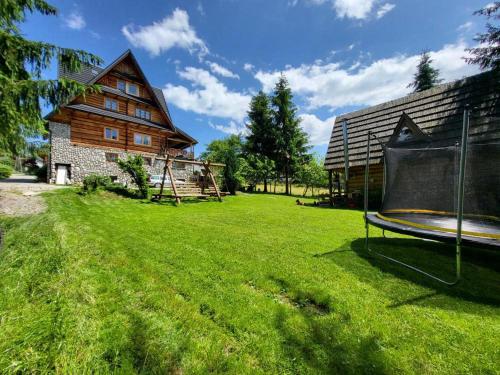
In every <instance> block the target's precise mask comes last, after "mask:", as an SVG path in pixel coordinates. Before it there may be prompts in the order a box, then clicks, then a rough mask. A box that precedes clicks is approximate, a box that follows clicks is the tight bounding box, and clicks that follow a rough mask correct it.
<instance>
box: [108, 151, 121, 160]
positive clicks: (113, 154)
mask: <svg viewBox="0 0 500 375" xmlns="http://www.w3.org/2000/svg"><path fill="white" fill-rule="evenodd" d="M105 155H106V161H117V160H118V154H115V153H112V152H106V154H105Z"/></svg>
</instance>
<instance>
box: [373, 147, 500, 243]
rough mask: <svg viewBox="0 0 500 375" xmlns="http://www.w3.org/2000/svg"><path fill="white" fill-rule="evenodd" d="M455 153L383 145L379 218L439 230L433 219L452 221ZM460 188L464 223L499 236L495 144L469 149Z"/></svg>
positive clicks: (499, 171) (499, 161)
mask: <svg viewBox="0 0 500 375" xmlns="http://www.w3.org/2000/svg"><path fill="white" fill-rule="evenodd" d="M460 152H461V148H460V146H459V145H458V146H450V147H432V146H426V147H422V148H389V147H386V148H385V150H384V163H385V189H384V196H383V202H382V208H381V210H380V212H381V214H383V215H391V217H400V218H402V219H405V220H410V221H419V220H420V221H422V222H424V223H425V224H429V223H430V224H433V225H434V224H435V226H438V227H439V226H441V225H443V219H438V218H443V217H449V218H450V219H452V218H453V217H456V213H457V202H458V198H457V192H458V180H459V170H460ZM464 186H465V194H464V220H467V222H468V223H469V222H470V223H472V226H473V227H474V228H472V229H473V232H479V233H481V232H494V233H500V226H499V225H500V143H488V144H470V145H468V150H467V154H466V169H465V184H464ZM449 224H450V226H451V227H453V226H456V220H451V221H450V223H449ZM484 225H485V226H486V227H487V228H482V227H483V226H484ZM469 226H470V225H469Z"/></svg>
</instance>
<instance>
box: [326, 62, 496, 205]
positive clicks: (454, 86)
mask: <svg viewBox="0 0 500 375" xmlns="http://www.w3.org/2000/svg"><path fill="white" fill-rule="evenodd" d="M499 90H500V85H499V81H498V75H494V74H492V73H491V72H486V73H482V74H478V75H475V76H471V77H468V78H465V79H462V80H459V81H456V82H451V83H445V84H442V85H439V86H436V87H433V88H431V89H429V90H426V91H422V92H418V93H412V94H410V95H407V96H405V97H403V98H399V99H396V100H391V101H389V102H386V103H382V104H379V105H375V106H373V107H369V108H365V109H361V110H358V111H354V112H350V113H346V114H344V115H341V116H338V117H337V118H336V120H335V125H334V127H333V130H332V135H331V138H330V143H329V146H328V151H327V154H326V158H325V168H326V170H327V171H328V172H329V177H330V194H332V190H335V189H336V188H337V186H342V192H343V193H347V195H349V196H351V197H352V196H355V195H357V194H361V193H362V191H363V184H364V171H365V164H366V146H367V135H368V131H369V130H370V131H371V132H372V133H373V134H374V135H375V136H376V137H377V139H378V140H379V142H380V143H378V142H376V141H374V142H373V141H372V148H371V157H370V189H371V190H376V189H381V188H382V184H383V160H382V147H381V144H387V143H388V144H389V145H390V146H392V147H397V146H398V145H408V144H410V143H411V142H432V144H433V145H434V146H445V145H451V144H454V143H456V142H457V141H458V140H459V139H460V134H461V130H462V117H463V111H464V106H465V105H466V104H468V105H469V106H470V108H471V109H473V112H472V115H471V117H470V132H469V134H470V136H469V140H470V142H473V143H481V142H492V141H498V142H500V118H499V116H500V100H499ZM346 156H347V157H346ZM346 159H347V165H346V163H345V161H346ZM346 167H347V168H348V179H347V181H344V175H345V170H346ZM341 182H342V183H341Z"/></svg>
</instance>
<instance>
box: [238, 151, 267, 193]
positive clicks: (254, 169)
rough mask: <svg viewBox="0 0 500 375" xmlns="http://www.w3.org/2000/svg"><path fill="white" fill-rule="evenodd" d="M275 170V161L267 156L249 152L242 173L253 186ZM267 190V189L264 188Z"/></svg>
mask: <svg viewBox="0 0 500 375" xmlns="http://www.w3.org/2000/svg"><path fill="white" fill-rule="evenodd" d="M274 170H275V164H274V161H273V160H271V159H269V158H268V157H266V156H260V155H253V154H248V155H246V158H245V159H244V163H242V166H241V175H242V176H243V178H244V179H245V181H246V182H247V183H249V184H251V185H252V186H255V185H257V184H258V183H259V182H261V181H266V179H268V178H269V176H271V174H272V173H273V172H274ZM264 186H265V185H264ZM264 192H267V190H264Z"/></svg>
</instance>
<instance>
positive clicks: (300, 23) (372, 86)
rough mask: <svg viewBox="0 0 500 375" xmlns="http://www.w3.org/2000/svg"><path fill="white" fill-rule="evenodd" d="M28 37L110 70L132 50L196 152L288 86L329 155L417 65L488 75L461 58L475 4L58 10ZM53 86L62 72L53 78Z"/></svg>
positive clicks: (202, 2) (315, 141) (217, 1)
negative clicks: (345, 123) (347, 116)
mask: <svg viewBox="0 0 500 375" xmlns="http://www.w3.org/2000/svg"><path fill="white" fill-rule="evenodd" d="M50 2H51V3H52V4H53V5H55V6H56V7H57V8H58V9H59V16H57V17H47V16H39V15H33V16H30V17H29V18H28V22H27V23H25V24H23V26H22V30H23V32H24V34H25V35H26V36H27V37H28V38H30V39H35V40H43V41H47V42H51V43H55V44H57V45H61V46H64V47H71V48H79V49H84V50H87V51H89V52H93V53H95V54H97V55H99V56H100V57H102V58H103V59H104V60H105V61H106V63H110V62H111V61H112V60H113V59H115V58H116V57H117V56H119V55H120V54H121V53H122V52H123V51H125V50H126V49H127V48H131V49H132V51H133V52H134V54H135V55H136V57H137V58H138V60H139V63H140V64H141V66H142V68H143V70H144V72H145V74H146V75H147V76H148V78H149V80H150V82H151V83H152V84H153V85H155V86H157V87H160V88H162V89H163V90H164V93H165V96H166V98H167V101H168V104H169V108H170V111H171V113H172V117H173V120H174V122H175V123H176V125H177V126H179V127H181V128H182V129H183V130H185V131H187V132H189V133H190V134H191V135H193V136H194V137H195V138H196V139H198V141H199V145H198V146H197V148H196V151H197V153H199V152H201V151H203V149H204V146H205V145H206V144H207V143H208V142H210V141H211V140H213V139H217V138H222V137H224V136H226V135H227V134H230V133H238V132H241V131H243V130H244V124H245V121H246V118H245V117H246V111H247V109H248V102H249V100H250V98H251V96H252V95H253V94H255V93H256V92H257V91H258V90H261V89H263V90H265V91H266V92H270V90H272V87H273V86H274V83H275V81H276V79H277V77H278V76H279V74H280V73H281V72H283V73H284V74H285V75H286V76H287V78H288V79H289V81H290V84H291V87H292V89H293V91H294V94H295V102H296V104H297V105H298V109H299V111H298V113H299V114H300V116H301V119H302V126H303V128H304V130H305V131H306V132H307V133H308V134H309V135H310V140H311V145H312V146H313V150H314V151H316V152H318V153H320V154H324V153H325V151H326V146H327V143H328V139H329V135H330V133H331V129H332V126H333V123H334V119H335V116H336V115H339V114H341V113H344V112H348V111H351V110H354V109H358V108H362V107H366V106H369V105H374V104H377V103H381V102H384V101H387V100H390V99H394V98H397V97H400V96H403V95H405V94H407V93H409V91H410V90H409V89H408V88H407V87H406V86H407V84H408V83H409V82H410V81H411V78H412V74H413V73H414V70H415V65H416V63H417V62H418V55H419V53H420V52H421V51H422V50H424V49H426V50H430V51H431V56H432V58H433V59H434V62H435V66H436V67H437V68H439V69H440V71H441V75H442V78H444V79H445V81H449V80H454V79H459V78H462V77H464V76H467V75H471V74H475V73H477V72H479V70H478V68H477V67H475V66H470V65H467V64H466V63H465V62H464V61H463V59H462V57H463V56H465V54H466V53H465V52H464V48H466V47H470V46H472V45H474V42H473V40H472V38H473V36H474V35H475V34H476V33H477V32H479V31H482V30H483V29H484V20H483V19H481V18H480V17H478V16H473V15H472V13H473V11H474V10H476V9H478V8H481V7H482V6H484V5H486V2H484V3H483V2H481V1H477V0H476V1H471V0H468V1H466V0H439V1H435V0H418V1H416V0H413V1H411V0H387V1H386V0H272V1H269V0H252V1H250V0H247V1H243V0H239V1H238V0H193V1H174V0H172V1H166V0H165V1H152V0H151V1H145V0H144V1H136V0H133V1H129V0H107V1H100V0H88V1H75V2H71V1H64V2H63V1H50ZM46 76H47V77H49V78H55V76H56V69H55V67H53V68H52V69H51V70H50V71H48V72H47V73H46Z"/></svg>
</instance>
